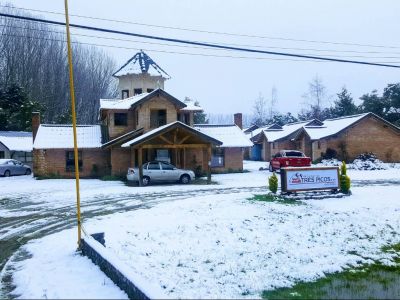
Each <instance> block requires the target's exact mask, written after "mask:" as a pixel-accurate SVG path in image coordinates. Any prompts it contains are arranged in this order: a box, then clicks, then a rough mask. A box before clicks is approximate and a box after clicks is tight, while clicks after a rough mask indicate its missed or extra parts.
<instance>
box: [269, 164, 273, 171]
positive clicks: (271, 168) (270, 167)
mask: <svg viewBox="0 0 400 300" xmlns="http://www.w3.org/2000/svg"><path fill="white" fill-rule="evenodd" d="M269 171H270V172H273V171H274V167H273V166H272V164H271V163H269Z"/></svg>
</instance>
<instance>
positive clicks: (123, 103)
mask: <svg viewBox="0 0 400 300" xmlns="http://www.w3.org/2000/svg"><path fill="white" fill-rule="evenodd" d="M160 96H161V97H164V98H166V99H167V100H169V101H171V102H172V103H174V104H175V105H176V106H178V107H179V108H184V107H186V106H187V105H186V104H185V103H183V102H182V101H180V100H178V99H177V98H175V97H174V96H172V95H171V94H169V93H167V92H166V91H164V90H162V89H156V90H154V91H152V92H150V93H143V94H140V95H136V96H133V97H129V98H125V99H100V110H102V109H130V108H134V107H136V106H138V105H140V104H143V103H144V102H146V101H148V100H151V99H153V98H154V97H160Z"/></svg>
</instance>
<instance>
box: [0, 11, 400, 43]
mask: <svg viewBox="0 0 400 300" xmlns="http://www.w3.org/2000/svg"><path fill="white" fill-rule="evenodd" d="M0 6H2V7H7V8H13V9H20V10H27V11H34V12H41V13H49V14H56V15H63V13H61V12H55V11H47V10H39V9H33V8H20V7H13V6H7V5H0ZM71 16H74V17H77V18H84V19H91V20H100V21H108V22H116V23H123V24H132V25H139V26H146V27H155V28H163V29H172V30H180V31H190V32H198V33H208V34H216V35H228V36H238V37H248V38H259V39H270V40H281V41H292V42H305V43H316V44H332V45H344V46H358V47H371V48H389V49H400V47H399V46H387V45H372V44H360V43H345V42H332V41H317V40H307V39H293V38H282V37H271V36H263V35H250V34H239V33H231V32H220V31H208V30H200V29H193V28H184V27H173V26H165V25H155V24H147V23H138V22H131V21H124V20H115V19H108V18H99V17H91V16H83V15H74V14H71Z"/></svg>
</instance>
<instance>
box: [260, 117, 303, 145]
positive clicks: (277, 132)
mask: <svg viewBox="0 0 400 300" xmlns="http://www.w3.org/2000/svg"><path fill="white" fill-rule="evenodd" d="M308 122H309V121H306V122H297V123H291V124H287V125H283V126H282V129H268V127H269V126H267V127H264V128H263V129H262V131H263V132H264V135H265V136H266V138H267V139H268V142H274V141H276V140H279V139H281V138H284V137H286V136H288V135H290V134H292V133H294V132H295V131H297V130H299V129H300V128H302V127H303V126H304V125H305V124H307V123H308Z"/></svg>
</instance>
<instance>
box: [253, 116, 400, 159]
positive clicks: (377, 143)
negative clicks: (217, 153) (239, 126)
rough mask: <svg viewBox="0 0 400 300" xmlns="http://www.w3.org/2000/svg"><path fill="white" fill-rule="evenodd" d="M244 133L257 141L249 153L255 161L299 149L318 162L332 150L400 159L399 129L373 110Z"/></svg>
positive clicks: (351, 156) (344, 156)
mask: <svg viewBox="0 0 400 300" xmlns="http://www.w3.org/2000/svg"><path fill="white" fill-rule="evenodd" d="M245 134H247V136H248V137H249V138H250V139H251V140H252V141H253V143H254V146H253V147H252V151H251V152H250V153H251V154H253V155H252V157H251V158H252V159H255V160H265V161H269V160H270V159H271V158H272V157H273V156H274V155H275V154H276V153H277V152H279V151H280V150H284V149H296V150H300V151H302V152H303V153H304V154H305V155H307V156H309V157H311V159H312V160H313V161H315V160H317V159H320V158H321V157H323V155H324V154H326V153H327V151H329V149H331V150H334V151H335V152H336V153H337V154H338V157H339V158H340V159H345V160H347V161H352V160H354V158H355V157H356V156H357V155H358V154H361V153H365V152H373V153H375V154H376V155H377V157H378V158H379V159H381V160H382V161H384V162H399V161H400V128H398V127H396V126H395V125H394V124H392V123H390V122H388V121H386V120H384V119H382V118H380V117H379V116H377V115H375V114H373V113H364V114H358V115H352V116H346V117H341V118H335V119H327V120H324V121H319V120H316V119H315V120H309V121H305V122H297V123H291V124H287V125H284V126H279V125H277V124H272V125H269V126H266V127H262V128H254V129H253V130H247V132H245Z"/></svg>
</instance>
